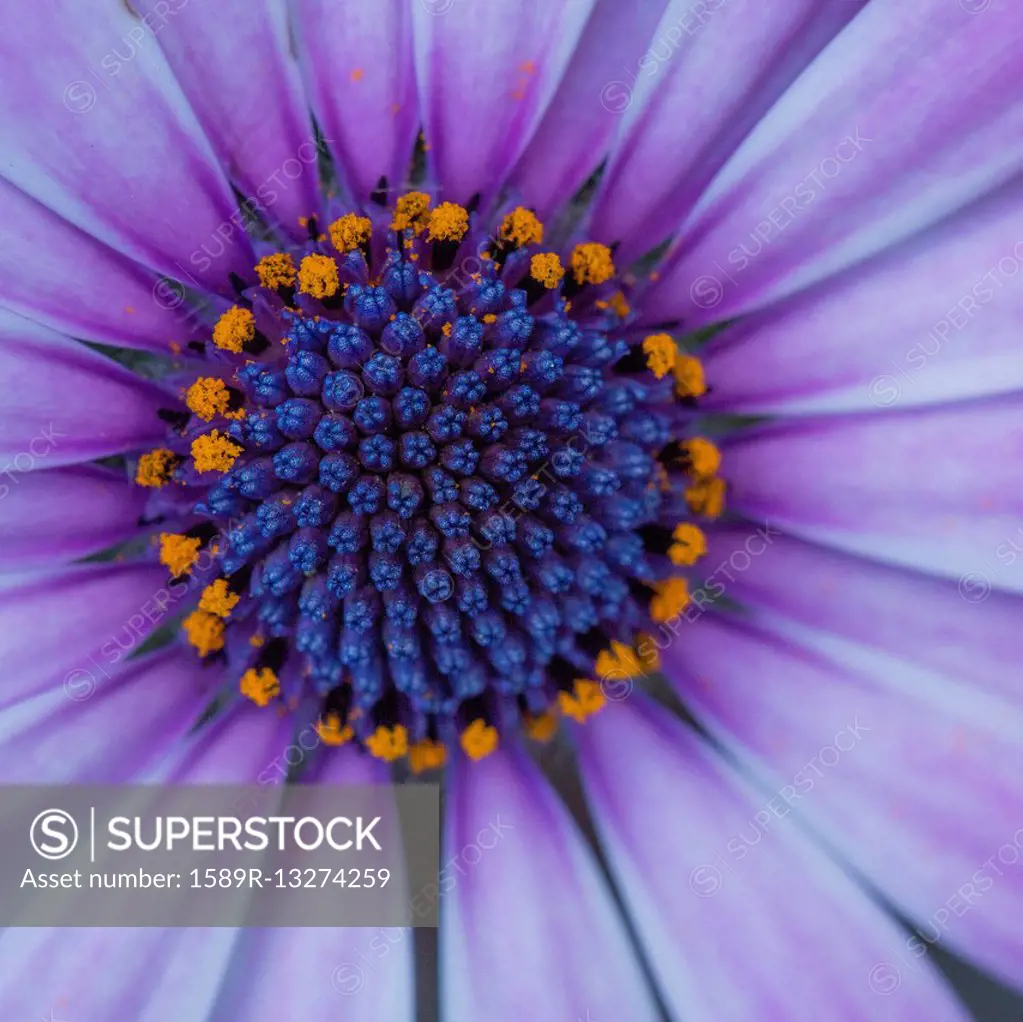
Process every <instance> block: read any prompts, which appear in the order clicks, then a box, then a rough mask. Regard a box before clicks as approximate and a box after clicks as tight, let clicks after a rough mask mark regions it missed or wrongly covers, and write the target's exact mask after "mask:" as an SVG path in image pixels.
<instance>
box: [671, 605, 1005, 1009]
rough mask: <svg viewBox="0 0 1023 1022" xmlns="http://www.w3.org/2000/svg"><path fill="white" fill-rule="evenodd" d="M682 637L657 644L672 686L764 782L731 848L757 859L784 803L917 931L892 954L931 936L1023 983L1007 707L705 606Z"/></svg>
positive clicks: (920, 946) (907, 959)
mask: <svg viewBox="0 0 1023 1022" xmlns="http://www.w3.org/2000/svg"><path fill="white" fill-rule="evenodd" d="M685 638H686V641H684V642H679V643H677V644H676V645H674V646H673V647H672V649H671V651H670V653H669V654H668V656H667V659H666V663H667V670H668V673H669V675H670V676H671V677H672V680H673V681H674V683H675V685H676V687H677V688H678V689H679V691H680V692H684V693H685V698H686V700H687V701H688V702H689V704H690V705H691V706H693V707H694V709H695V710H696V712H697V713H698V715H699V716H700V719H701V720H702V721H703V722H704V723H706V724H707V725H708V726H709V727H710V729H711V731H712V733H713V734H714V735H715V736H717V737H718V738H720V739H721V740H722V741H723V742H724V743H725V744H726V746H727V747H728V748H729V749H731V750H732V751H734V752H735V753H736V754H737V755H739V756H741V757H744V758H745V759H746V760H747V761H749V764H750V765H751V767H752V768H753V769H754V770H756V771H758V772H759V773H760V775H761V776H762V777H764V778H765V782H764V783H765V784H766V785H769V786H770V787H771V789H772V790H773V791H774V792H776V794H775V795H774V796H773V798H772V799H771V801H770V802H769V803H768V805H767V808H768V809H769V810H770V811H768V812H765V813H764V815H763V816H762V817H761V818H760V819H761V828H760V830H759V831H758V830H757V828H756V826H755V825H754V826H753V827H752V828H751V827H750V826H748V825H747V826H746V827H745V828H744V830H742V831H739V832H737V836H738V837H739V840H738V841H737V842H736V844H735V848H736V849H737V852H736V854H737V855H744V854H745V853H749V859H750V861H751V862H752V861H753V860H754V858H755V859H756V860H757V861H759V859H760V857H761V855H762V852H761V850H760V849H759V848H751V847H747V846H749V845H753V844H763V846H764V849H763V851H764V852H766V851H767V848H768V847H769V846H773V845H774V843H775V839H776V837H779V836H780V835H776V834H775V833H774V831H775V829H776V828H777V827H779V826H783V825H784V824H781V823H779V820H778V819H776V817H777V816H778V815H779V814H784V815H787V814H788V812H789V811H790V810H792V811H793V815H794V816H799V817H802V818H803V819H805V820H807V821H808V822H809V823H810V824H811V825H812V826H813V827H815V828H816V829H817V830H818V831H819V833H821V835H822V837H823V838H824V839H825V840H826V841H828V842H829V843H831V844H832V845H833V847H836V848H839V849H841V851H842V854H843V855H844V856H846V857H847V858H848V859H849V861H850V862H851V863H852V865H853V866H854V867H856V868H857V869H858V870H860V871H862V872H863V873H864V874H865V875H866V876H867V877H868V878H869V879H870V880H871V881H872V883H874V884H875V885H877V887H879V888H880V889H881V890H882V891H884V892H885V893H886V894H887V895H888V896H889V897H890V898H891V899H892V900H893V902H894V903H895V904H896V905H897V906H898V907H899V908H900V910H901V911H902V912H903V913H905V914H906V915H907V916H909V917H910V918H912V919H913V920H915V922H916V923H917V928H918V934H919V935H917V936H913V937H911V938H908V939H907V938H902V939H901V940H900V941H899V942H898V943H897V944H895V945H893V948H894V951H895V953H896V955H897V956H898V957H900V958H902V962H903V965H908V966H909V968H917V967H919V966H921V965H922V964H923V962H922V961H918V959H920V958H921V956H923V955H925V954H926V950H927V945H928V944H931V943H935V942H937V941H940V942H941V943H942V944H943V945H946V946H948V947H949V948H950V949H955V950H956V951H958V952H960V953H962V954H964V955H967V956H969V957H971V958H973V960H974V961H976V962H978V963H979V964H981V965H982V966H983V967H985V968H987V969H991V970H994V971H995V972H996V973H998V974H999V975H1000V976H1001V977H1002V978H1003V979H1005V980H1006V981H1007V982H1009V983H1013V984H1016V985H1019V984H1020V983H1021V982H1023V931H1021V930H1020V928H1019V918H1020V913H1021V912H1023V883H1021V882H1020V879H1019V867H1018V865H1017V863H1018V862H1019V861H1020V858H1021V856H1023V828H1021V826H1020V824H1021V821H1023V789H1021V788H1020V784H1019V777H1020V773H1021V771H1023V751H1021V747H1020V744H1019V735H1020V733H1021V731H1023V715H1021V713H1020V710H1019V707H1018V706H1017V707H1015V708H1012V709H1006V708H1003V709H1002V711H1001V718H1000V719H997V718H992V719H991V720H990V721H989V722H988V721H985V720H984V719H983V715H982V714H980V713H978V712H976V707H975V705H974V700H973V698H972V695H971V692H970V690H969V687H968V686H960V687H959V688H958V689H956V688H955V687H953V686H951V685H950V684H949V683H948V682H947V681H946V680H945V679H943V678H942V677H941V676H940V675H939V674H936V673H931V674H923V673H922V672H919V671H914V670H913V668H912V667H911V666H907V665H903V664H900V663H899V662H898V661H897V660H895V659H893V658H890V657H889V658H880V657H878V658H876V659H875V660H874V661H873V662H871V661H870V659H869V658H866V657H864V656H861V655H855V654H854V655H853V656H852V657H848V658H847V657H846V656H844V655H842V654H840V653H839V654H838V656H840V658H838V657H836V655H832V654H831V653H829V652H828V651H827V650H826V649H825V650H824V651H820V650H814V649H812V648H809V647H804V646H803V645H802V643H800V642H793V641H791V640H789V639H787V638H786V637H785V635H784V634H783V633H781V632H774V631H773V630H771V631H768V630H765V631H761V630H760V629H758V628H756V627H755V626H753V625H748V624H745V623H743V622H739V621H729V620H720V619H718V618H717V616H716V615H711V616H708V617H706V618H704V619H703V620H701V621H700V623H699V624H698V625H697V626H696V627H694V628H692V629H690V630H689V631H688V634H687V635H686V637H685ZM1017 663H1018V661H1017ZM967 677H968V676H967ZM1017 703H1018V700H1017ZM988 724H990V725H991V726H988ZM775 810H777V812H776V811H775ZM743 865H744V864H743V863H740V864H739V867H738V868H742V866H743ZM920 935H922V937H923V938H924V939H923V940H921V939H920ZM882 959H883V960H886V961H889V962H892V963H895V961H896V960H895V958H892V957H891V956H888V955H882ZM899 967H900V969H902V972H903V976H904V977H906V978H908V970H907V969H905V968H903V966H901V965H900V966H899ZM900 993H901V992H900ZM898 1000H899V998H896V997H893V998H892V1001H898ZM871 1017H873V1016H871ZM903 1017H911V1014H907V1015H906V1016H903Z"/></svg>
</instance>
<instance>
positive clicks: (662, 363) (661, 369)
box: [643, 334, 678, 380]
mask: <svg viewBox="0 0 1023 1022" xmlns="http://www.w3.org/2000/svg"><path fill="white" fill-rule="evenodd" d="M643 354H644V355H646V364H647V368H648V369H649V370H650V372H652V373H653V374H654V376H656V377H657V379H659V380H663V379H664V377H665V376H667V375H668V373H670V372H671V371H672V369H674V368H675V361H676V359H677V358H678V345H676V344H675V340H674V338H673V337H672V336H671V335H670V334H651V335H650V336H649V337H646V338H644V340H643Z"/></svg>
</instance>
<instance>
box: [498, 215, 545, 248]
mask: <svg viewBox="0 0 1023 1022" xmlns="http://www.w3.org/2000/svg"><path fill="white" fill-rule="evenodd" d="M501 240H502V241H506V242H509V243H510V244H512V245H514V246H515V247H516V248H521V247H522V246H523V245H539V244H540V243H541V242H542V241H543V224H542V223H541V222H540V220H539V218H538V217H537V215H536V214H535V213H534V212H533V211H532V210H531V209H526V208H525V207H524V206H516V207H515V209H513V210H512V211H511V212H510V213H509V214H508V215H507V216H506V217H505V218H504V220H502V221H501Z"/></svg>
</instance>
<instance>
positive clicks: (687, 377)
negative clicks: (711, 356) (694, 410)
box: [672, 355, 707, 397]
mask: <svg viewBox="0 0 1023 1022" xmlns="http://www.w3.org/2000/svg"><path fill="white" fill-rule="evenodd" d="M672 368H673V370H674V373H675V393H676V394H678V396H679V397H703V395H704V394H706V393H707V383H706V381H705V380H704V377H703V364H702V363H701V362H700V360H699V359H698V358H694V357H693V356H692V355H679V356H678V357H677V358H676V359H675V365H674V366H673V367H672Z"/></svg>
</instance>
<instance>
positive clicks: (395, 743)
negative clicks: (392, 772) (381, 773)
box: [366, 724, 408, 763]
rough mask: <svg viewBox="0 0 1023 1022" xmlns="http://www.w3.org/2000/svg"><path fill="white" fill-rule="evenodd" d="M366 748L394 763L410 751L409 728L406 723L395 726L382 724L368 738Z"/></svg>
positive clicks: (378, 756) (377, 756)
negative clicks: (390, 726)
mask: <svg viewBox="0 0 1023 1022" xmlns="http://www.w3.org/2000/svg"><path fill="white" fill-rule="evenodd" d="M366 748H367V749H369V751H370V753H372V755H374V756H376V758H377V759H382V760H384V761H385V762H386V763H393V762H394V761H395V760H396V759H401V757H402V756H404V755H405V754H406V753H407V752H408V730H407V729H406V728H405V725H404V724H397V725H396V726H395V727H393V728H389V727H384V726H383V725H381V726H380V727H378V728H377V729H376V731H374V732H373V734H371V735H370V736H369V738H367V739H366Z"/></svg>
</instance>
